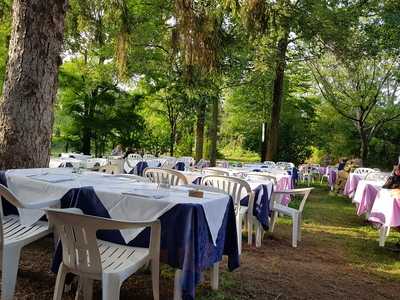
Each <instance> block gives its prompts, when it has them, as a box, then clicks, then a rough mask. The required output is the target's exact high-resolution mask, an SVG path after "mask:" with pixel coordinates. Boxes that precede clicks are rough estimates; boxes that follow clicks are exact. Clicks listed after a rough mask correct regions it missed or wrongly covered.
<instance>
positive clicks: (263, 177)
mask: <svg viewBox="0 0 400 300" xmlns="http://www.w3.org/2000/svg"><path fill="white" fill-rule="evenodd" d="M247 178H250V179H255V180H260V181H271V182H272V183H273V184H274V185H276V184H277V182H278V180H277V179H276V177H275V176H272V175H268V174H263V173H249V174H247Z"/></svg>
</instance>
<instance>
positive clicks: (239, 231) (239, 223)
mask: <svg viewBox="0 0 400 300" xmlns="http://www.w3.org/2000/svg"><path fill="white" fill-rule="evenodd" d="M237 219H238V220H237V222H236V227H237V228H236V230H237V239H238V249H239V255H241V254H242V222H243V220H242V217H240V216H239V217H238V218H237Z"/></svg>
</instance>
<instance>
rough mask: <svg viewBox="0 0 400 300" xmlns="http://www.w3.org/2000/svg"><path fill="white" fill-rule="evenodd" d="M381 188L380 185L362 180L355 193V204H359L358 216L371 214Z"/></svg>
mask: <svg viewBox="0 0 400 300" xmlns="http://www.w3.org/2000/svg"><path fill="white" fill-rule="evenodd" d="M380 189H381V187H380V186H379V183H377V182H372V181H366V180H360V181H359V183H358V186H357V189H356V192H355V193H354V198H353V203H356V204H357V206H358V207H357V215H359V216H360V215H362V214H370V212H371V209H372V206H373V205H374V202H375V199H376V196H377V194H378V192H379V190H380Z"/></svg>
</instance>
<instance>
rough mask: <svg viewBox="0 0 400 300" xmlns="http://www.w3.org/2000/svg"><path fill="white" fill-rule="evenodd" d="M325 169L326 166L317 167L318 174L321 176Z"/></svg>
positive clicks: (326, 168)
mask: <svg viewBox="0 0 400 300" xmlns="http://www.w3.org/2000/svg"><path fill="white" fill-rule="evenodd" d="M327 170H328V167H319V168H318V171H319V174H320V175H321V176H322V175H325V174H326V171H327Z"/></svg>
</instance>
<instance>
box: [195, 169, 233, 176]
mask: <svg viewBox="0 0 400 300" xmlns="http://www.w3.org/2000/svg"><path fill="white" fill-rule="evenodd" d="M202 172H203V173H204V174H206V175H219V176H229V172H227V171H224V170H221V169H217V168H203V170H202Z"/></svg>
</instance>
